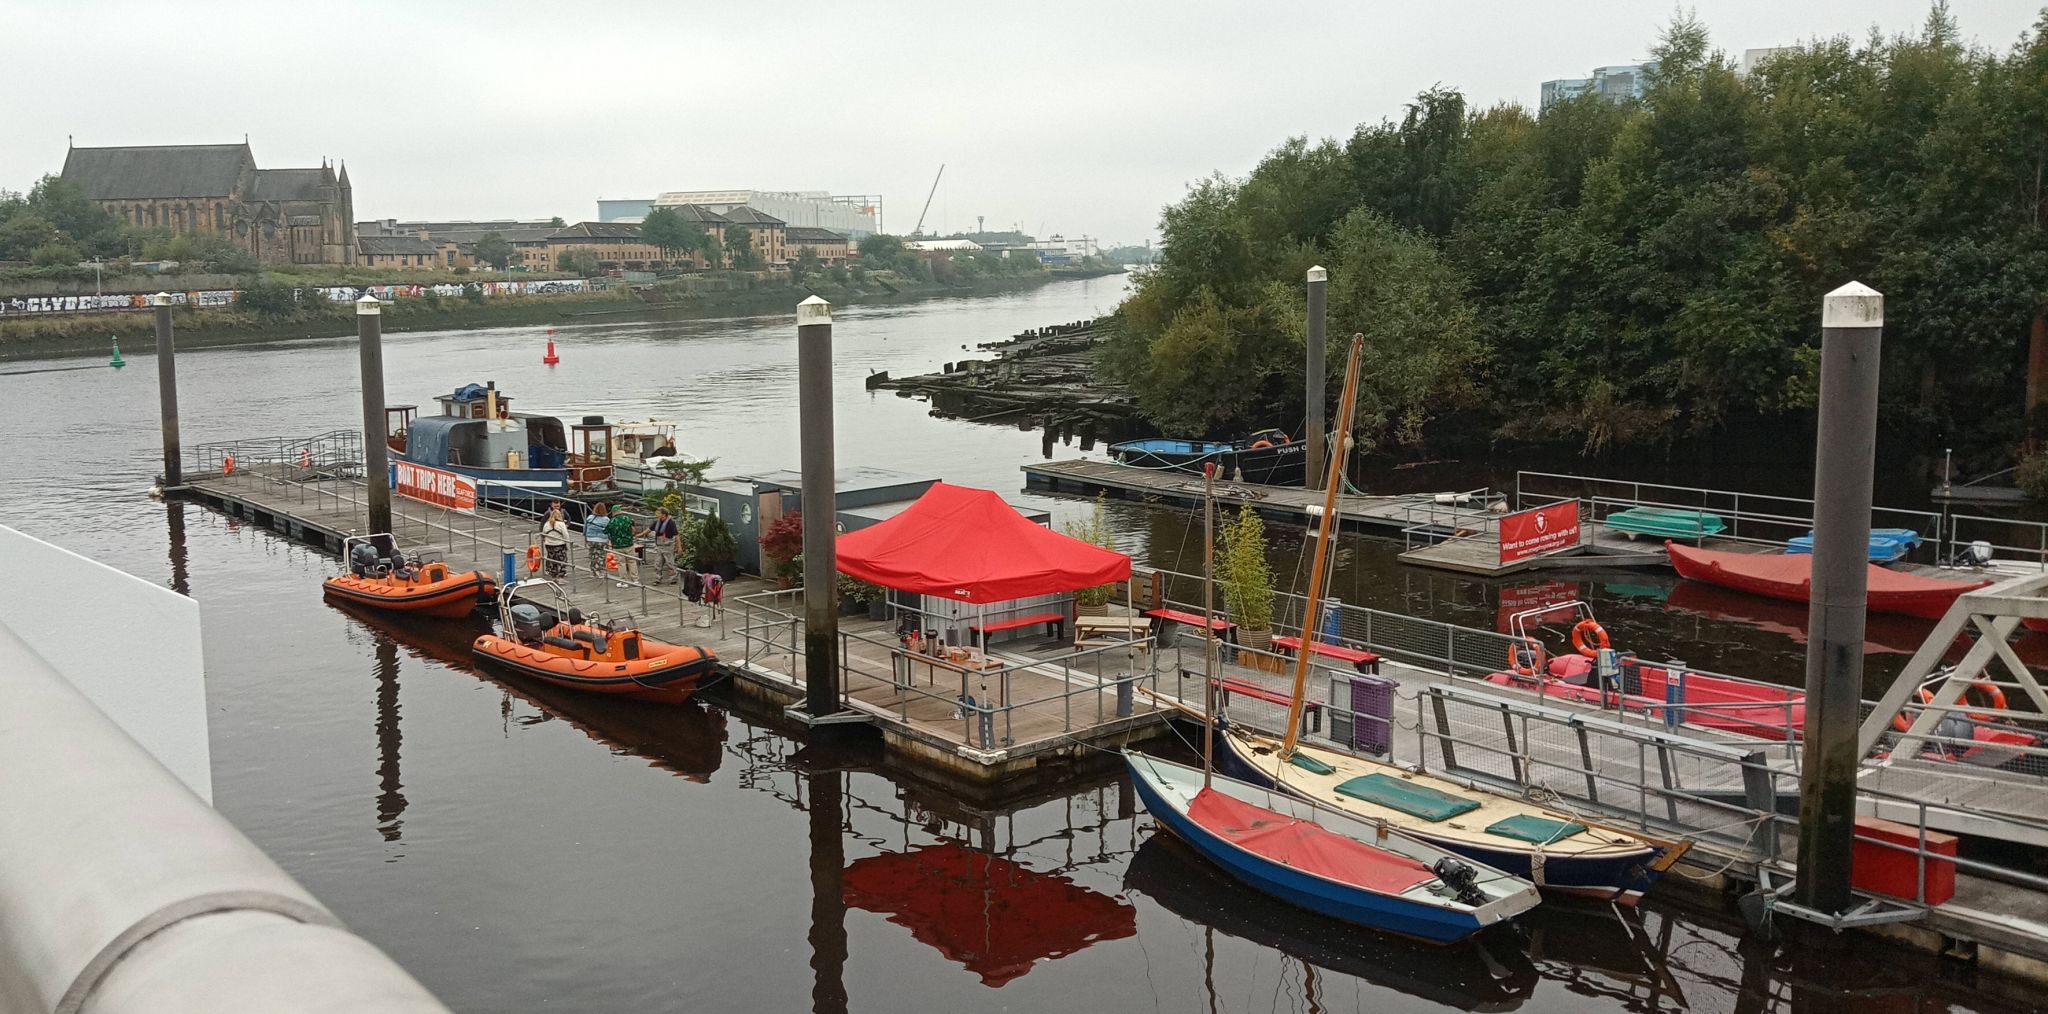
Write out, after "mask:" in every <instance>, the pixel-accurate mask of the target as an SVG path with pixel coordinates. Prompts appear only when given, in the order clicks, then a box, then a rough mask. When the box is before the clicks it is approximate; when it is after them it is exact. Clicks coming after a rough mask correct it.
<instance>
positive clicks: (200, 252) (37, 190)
mask: <svg viewBox="0 0 2048 1014" xmlns="http://www.w3.org/2000/svg"><path fill="white" fill-rule="evenodd" d="M95 258H98V259H101V260H104V261H107V262H111V263H113V264H115V265H116V266H122V264H123V262H126V261H130V260H153V261H154V260H170V261H178V262H180V263H182V264H185V265H188V266H190V267H191V268H193V269H196V270H200V271H208V272H215V273H219V274H247V273H251V272H254V271H255V270H256V269H257V263H256V255H254V254H252V253H250V252H249V251H248V250H247V249H245V248H243V247H241V246H238V245H236V244H235V243H233V242H231V241H229V240H228V239H227V238H226V237H222V236H215V235H210V234H199V235H183V236H175V235H172V233H171V230H169V229H165V228H157V227H149V226H138V225H134V224H131V223H126V222H123V221H121V220H120V219H119V218H116V217H115V216H114V215H113V214H112V213H110V212H108V211H107V210H106V209H104V208H101V207H100V206H99V205H98V204H96V203H94V202H93V201H91V200H89V199H87V198H86V196H85V193H84V192H83V191H81V190H80V189H79V188H78V184H76V183H74V182H72V181H70V180H67V179H64V178H63V177H60V176H56V175H49V176H44V177H43V178H42V179H41V180H38V181H37V182H36V185H35V186H34V187H31V188H30V189H29V192H28V193H26V194H20V193H15V192H13V191H8V190H0V261H26V262H27V263H28V264H29V265H30V267H32V268H36V269H43V270H42V273H44V274H56V275H67V274H68V275H77V274H80V273H81V272H80V269H78V268H77V265H78V264H80V263H82V262H84V261H87V260H92V259H95ZM82 274H83V277H86V278H90V277H92V269H90V268H86V269H83V271H82Z"/></svg>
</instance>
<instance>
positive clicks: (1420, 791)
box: [1337, 775, 1479, 824]
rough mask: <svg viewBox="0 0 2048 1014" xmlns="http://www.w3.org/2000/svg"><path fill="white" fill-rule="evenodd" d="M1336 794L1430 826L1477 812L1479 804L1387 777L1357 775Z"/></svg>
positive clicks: (1339, 788) (1338, 788) (1461, 797)
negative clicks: (1398, 812)
mask: <svg viewBox="0 0 2048 1014" xmlns="http://www.w3.org/2000/svg"><path fill="white" fill-rule="evenodd" d="M1337 791H1338V792H1340V793H1343V794H1344V795H1347V796H1350V797H1351V798H1353V799H1363V800H1365V801H1366V802H1368V803H1373V804H1376V805H1379V806H1384V807H1386V808H1387V809H1390V810H1399V811H1401V812H1402V813H1405V814H1407V815H1409V816H1410V817H1421V818H1422V819H1423V820H1426V821H1429V822H1430V823H1432V824H1433V823H1436V822H1437V821H1440V820H1449V819H1450V818H1452V817H1455V816H1457V815H1458V814H1461V813H1466V812H1468V811H1471V810H1477V809H1479V800H1476V799H1466V798H1465V797H1464V796H1454V795H1452V794H1450V793H1448V792H1439V791H1437V790H1436V789H1432V788H1430V787H1429V786H1427V785H1417V784H1415V783H1414V782H1410V781H1404V780H1402V779H1399V778H1395V777H1392V776H1390V775H1359V776H1358V777H1357V778H1353V779H1351V780H1350V781H1347V782H1344V783H1343V784H1340V785H1338V786H1337Z"/></svg>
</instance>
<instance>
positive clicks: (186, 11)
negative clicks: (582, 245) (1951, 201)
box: [0, 0, 2040, 242]
mask: <svg viewBox="0 0 2048 1014" xmlns="http://www.w3.org/2000/svg"><path fill="white" fill-rule="evenodd" d="M2039 10H2040V6H2039V2H2038V0H1955V2H1954V11H1955V13H1956V16H1957V19H1958V20H1959V21H1960V23H1961V26H1962V30H1963V32H1964V34H1965V35H1966V36H1968V37H1970V38H1973V39H1975V40H1976V41H1978V42H1981V43H1983V44H1986V45H1989V46H1991V47H1994V48H1996V49H1999V50H2001V51H2002V50H2004V49H2006V48H2007V47H2009V46H2011V45H2012V43H2013V42H2014V41H2015V40H2016V39H2017V38H2018V37H2019V33H2020V32H2021V31H2023V30H2024V29H2025V28H2026V27H2027V26H2028V25H2030V24H2031V23H2032V22H2033V20H2034V19H2035V17H2036V16H2037V15H2038V12H2039ZM1697 11H1698V13H1699V15H1700V17H1701V18H1702V20H1704V21H1705V22H1706V23H1707V24H1708V26H1709V27H1710V28H1711V29H1712V31H1713V39H1714V43H1715V45H1717V46H1718V47H1720V48H1722V49H1725V50H1728V51H1730V52H1733V53H1737V54H1739V53H1740V51H1741V50H1743V49H1745V48H1751V47H1762V46H1776V45H1785V44H1789V43H1795V42H1799V41H1802V40H1809V39H1812V38H1815V37H1819V36H1826V35H1835V34H1843V33H1847V34H1851V35H1856V36H1861V35H1862V34H1864V33H1865V32H1867V31H1868V30H1869V29H1870V28H1871V27H1872V26H1873V25H1874V26H1876V27H1878V28H1881V29H1882V30H1884V31H1886V32H1887V33H1893V32H1901V31H1909V30H1912V29H1914V28H1915V27H1916V26H1917V25H1918V24H1919V23H1920V21H1921V20H1922V19H1923V18H1924V17H1925V14H1926V11H1927V4H1926V3H1924V2H1921V0H1700V2H1699V3H1698V4H1697ZM1671 12H1672V7H1671V6H1669V5H1668V4H1664V3H1627V2H1619V0H1572V2H1545V3H1527V2H1482V0H1435V2H1428V0H1425V2H1413V0H1405V2H1398V3H1381V2H1370V3H1367V2H1343V0H1337V2H1328V0H1326V2H1324V3H1320V4H1314V5H1288V4H1277V3H1257V4H1253V3H1244V4H1224V3H1206V2H1191V0H1180V2H1158V3H1135V2H1105V0H1094V2H1087V3H1063V2H1052V0H1021V2H1020V0H1007V2H1003V3H990V4H983V3H971V2H970V3H958V2H955V3H939V2H931V3H884V2H876V3H858V2H855V3H843V2H842V3H832V4H824V3H815V4H814V3H802V2H783V3H773V4H768V3H760V2H746V3H741V2H732V3H727V4H722V5H713V4H682V3H674V2H666V3H638V2H631V0H610V2H606V3H602V4H574V3H545V4H543V3H527V2H520V0H500V2H480V3H456V2H442V0H431V2H422V0H405V2H392V3H349V2H343V0H330V2H326V3H317V4H314V3H279V2H266V3H252V4H246V5H235V4H204V3H199V2H182V3H176V4H167V3H159V2H147V3H119V2H92V0H5V2H0V47H4V48H0V124H4V125H5V129H6V132H7V137H6V142H5V144H4V145H0V187H5V188H8V189H16V190H19V189H25V188H26V187H27V186H28V185H29V184H31V183H33V182H34V181H35V179H36V178H37V177H39V176H41V175H42V174H44V173H46V172H55V171H57V170H58V169H59V168H61V167H62V165H63V161H64V150H65V143H66V141H65V139H66V136H67V135H72V136H75V137H76V140H77V143H78V144H80V145H119V144H193V143H219V142H231V141H239V140H241V138H242V136H243V135H244V134H245V133H246V134H247V135H248V137H249V141H250V143H251V145H252V146H253V147H254V149H255V153H256V160H257V164H258V165H259V166H263V167H266V168H270V167H289V166H307V165H318V164H319V161H320V159H321V157H322V156H333V157H338V158H342V159H345V160H346V161H347V163H348V168H349V174H350V176H351V178H352V181H353V183H354V184H355V207H356V213H357V217H358V218H361V219H370V218H493V217H511V216H518V217H546V216H549V215H560V216H562V217H563V218H565V219H567V220H569V221H572V222H573V221H577V220H580V219H589V218H595V217H596V210H597V209H596V203H595V202H596V200H597V199H598V198H599V197H651V196H653V195H654V194H656V193H658V192H660V191H663V190H702V189H719V188H739V187H752V188H757V189H791V190H799V189H801V190H810V189H821V190H831V191H834V192H836V193H878V194H881V195H883V197H884V200H885V204H884V218H885V220H884V225H885V226H886V227H887V228H888V229H889V231H891V232H908V231H910V229H911V227H912V226H913V225H914V224H915V223H916V221H917V217H918V210H919V207H920V206H921V205H922V204H923V203H924V199H925V192H926V190H927V189H928V188H929V187H930V186H931V182H932V175H933V173H935V172H936V171H937V170H938V168H939V164H940V163H942V162H943V163H945V165H946V171H945V177H944V179H943V181H942V182H941V183H940V185H939V188H938V194H937V196H936V198H935V199H934V200H933V201H932V205H931V212H930V215H929V217H928V219H927V221H926V223H925V228H926V230H927V231H951V230H958V229H972V228H974V226H975V218H976V216H985V217H986V220H987V223H988V227H989V228H991V229H994V228H1001V227H1006V226H1011V225H1017V224H1021V225H1022V227H1023V228H1024V229H1025V230H1026V231H1028V232H1033V233H1038V234H1040V235H1049V234H1052V233H1055V232H1058V233H1065V234H1068V235H1074V234H1083V233H1085V234H1088V235H1093V236H1097V237H1099V238H1101V239H1103V240H1105V241H1131V242H1137V241H1142V240H1144V239H1146V238H1149V237H1151V236H1153V234H1154V230H1155V228H1156V226H1157V222H1158V214H1159V208H1160V207H1161V206H1162V205H1164V204H1166V203H1169V202H1171V201H1173V200H1176V199H1177V198H1178V197H1179V196H1180V195H1181V193H1182V192H1183V191H1184V189H1185V187H1186V185H1187V184H1188V182H1189V181H1192V180H1195V179H1198V178H1200V177H1202V176H1205V175H1207V174H1209V173H1211V172H1214V171H1219V170H1220V171H1222V172H1224V173H1228V174H1232V175H1237V174H1241V173H1243V172H1245V171H1247V170H1248V169H1250V168H1251V166H1252V165H1254V164H1255V163H1256V162H1257V161H1258V159H1259V157H1260V155H1261V154H1263V153H1264V152H1265V151H1267V150H1269V149H1270V148H1272V147H1273V146H1274V145H1275V144H1277V143H1279V142H1280V141H1281V140H1282V139H1284V138H1285V137H1287V136H1288V135H1290V134H1303V133H1305V134H1309V135H1311V136H1326V135H1336V136H1345V135H1348V134H1349V133H1350V132H1351V130H1352V128H1353V127H1354V126H1355V125H1356V124H1358V123H1359V122H1360V121H1370V122H1377V121H1378V120H1380V119H1382V118H1385V117H1395V116H1398V115H1399V114H1400V110H1401V105H1402V103H1403V102H1404V101H1405V100H1407V99H1409V98H1410V97H1412V96H1413V95H1414V94H1415V93H1416V92H1417V91H1419V90H1421V89H1423V88H1426V87H1428V86H1429V85H1430V84H1432V83H1436V82H1442V83H1444V84H1447V85H1451V86H1455V87H1457V88H1459V89H1461V90H1462V91H1464V93H1465V94H1466V96H1467V97H1468V99H1470V100H1471V101H1472V102H1473V103H1474V104H1478V105H1486V104H1491V103H1493V102H1496V101H1504V100H1505V101H1519V102H1522V103H1525V104H1527V105H1530V106H1532V107H1533V106H1534V105H1535V102H1536V97H1537V86H1538V83H1539V82H1541V81H1543V80H1545V79H1547V78H1557V77H1581V76H1584V75H1585V74H1586V73H1587V71H1588V70H1590V69H1591V68H1592V67H1594V66H1596V65H1602V64H1616V63H1629V62H1634V61H1636V60H1638V59H1641V58H1642V57H1643V56H1644V55H1645V54H1646V53H1647V51H1648V50H1649V48H1650V45H1651V43H1652V42H1653V41H1654V40H1655V38H1656V35H1657V32H1658V29H1659V28H1660V26H1662V25H1663V24H1665V23H1667V22H1668V21H1669V20H1670V17H1671Z"/></svg>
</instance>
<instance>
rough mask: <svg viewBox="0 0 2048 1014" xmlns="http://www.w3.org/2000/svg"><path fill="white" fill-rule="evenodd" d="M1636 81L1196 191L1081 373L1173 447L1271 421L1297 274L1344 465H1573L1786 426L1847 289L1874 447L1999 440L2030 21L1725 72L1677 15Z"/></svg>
mask: <svg viewBox="0 0 2048 1014" xmlns="http://www.w3.org/2000/svg"><path fill="white" fill-rule="evenodd" d="M1653 56H1654V59H1655V66H1654V70H1653V71H1652V72H1651V74H1650V80H1649V84H1648V88H1647V92H1646V94H1644V96H1643V97H1642V98H1641V99H1632V100H1628V101H1622V102H1616V101H1612V100H1611V99H1608V98H1604V97H1602V96H1599V95H1586V96H1582V97H1579V98H1576V99H1569V100H1564V101H1559V102H1556V103H1554V104H1552V105H1549V106H1547V107H1546V108H1544V109H1542V110H1541V111H1540V113H1534V112H1531V111H1530V110H1528V109H1526V108H1524V107H1523V106H1521V105H1518V104H1513V103H1505V104H1500V105H1496V106H1493V107H1491V108H1487V109H1483V110H1478V111H1474V110H1472V109H1470V108H1468V105H1467V103H1466V101H1465V98H1464V97H1463V96H1462V95H1461V94H1460V93H1458V92H1457V91H1455V90H1452V89H1448V88H1443V87H1433V88H1431V89H1429V90H1427V91H1424V92H1422V93H1421V94H1420V95H1419V96H1417V98H1416V100H1415V101H1414V102H1413V103H1412V104H1410V105H1408V106H1407V108H1406V112H1405V115H1404V116H1402V118H1401V119H1400V120H1399V122H1393V121H1385V122H1380V123H1375V124H1362V125H1360V126H1359V127H1358V129H1357V130H1356V132H1355V133H1353V134H1352V135H1351V136H1350V137H1349V138H1348V139H1345V140H1342V141H1339V140H1335V139H1329V140H1323V141H1320V142H1315V143H1311V142H1310V141H1309V140H1308V139H1306V138H1301V137H1297V138H1292V139H1289V140H1288V141H1286V143H1284V144H1282V145H1281V146H1280V147H1279V148H1277V149H1275V150H1274V151H1273V152H1271V153H1270V154H1269V155H1267V156H1266V157H1265V159H1264V160H1263V161H1261V162H1260V163H1259V165H1258V166H1257V167H1256V168H1255V169H1254V170H1253V171H1252V172H1251V173H1250V174H1249V175H1248V176H1245V177H1243V178H1240V179H1231V178H1226V177H1224V176H1221V175H1217V176H1213V177H1211V178H1209V179H1206V180H1203V181H1201V182H1200V183H1198V184H1196V185H1194V186H1193V187H1191V188H1190V190H1189V192H1188V194H1187V196H1186V197H1185V198H1184V199H1183V200H1181V201H1180V202H1178V203H1176V204H1173V205H1171V206H1169V207H1167V208H1166V209H1165V210H1164V211H1163V213H1162V216H1161V233H1162V237H1163V244H1162V249H1161V251H1160V256H1159V258H1158V260H1157V262H1156V266H1155V268H1154V270H1152V271H1149V272H1147V273H1145V274H1144V275H1142V276H1140V278H1139V280H1138V281H1137V282H1136V284H1135V288H1134V291H1133V293H1132V295H1131V296H1130V297H1129V298H1128V299H1127V300H1126V301H1125V303H1124V304H1123V313H1122V318H1123V327H1122V329H1121V333H1120V334H1119V335H1118V336H1117V337H1115V338H1114V339H1112V340H1111V341H1110V342H1109V343H1107V344H1106V346H1105V347H1104V349H1103V350H1102V360H1101V362H1102V368H1103V369H1104V371H1105V372H1106V373H1108V374H1109V375H1110V376H1111V377H1112V378H1113V379H1118V380H1122V381H1124V382H1126V383H1128V384H1129V385H1130V386H1131V387H1132V389H1133V390H1134V393H1135V394H1136V395H1137V398H1138V402H1139V405H1140V407H1141V410H1142V411H1143V412H1144V413H1145V415H1146V416H1147V417H1148V418H1149V419H1150V420H1151V421H1152V422H1154V423H1155V424H1156V425H1158V426H1159V427H1160V428H1162V429H1163V430H1166V431H1168V432H1171V433H1175V434H1177V435H1187V436H1196V435H1203V434H1214V435H1227V434H1232V433H1241V432H1243V431H1246V430H1248V429H1250V428H1253V427H1254V426H1257V425H1262V424H1274V425H1281V426H1283V427H1293V426H1298V425H1299V423H1300V411H1301V410H1300V408H1299V406H1300V405H1301V402H1302V387H1303V383H1304V380H1303V377H1302V370H1301V363H1302V361H1303V360H1302V342H1303V337H1304V329H1305V311H1304V308H1303V302H1304V292H1303V286H1304V275H1305V272H1306V271H1307V269H1308V268H1309V267H1311V266H1312V265H1317V264H1320V265H1324V266H1326V267H1328V269H1329V271H1330V282H1329V318H1328V319H1329V334H1330V336H1331V340H1330V346H1331V353H1330V356H1329V365H1330V375H1329V376H1328V377H1325V378H1322V379H1323V382H1324V383H1325V384H1327V385H1329V386H1330V387H1331V388H1332V389H1333V390H1334V387H1335V386H1336V384H1335V381H1336V380H1337V379H1338V378H1339V375H1340V374H1341V371H1342V369H1343V354H1342V348H1343V342H1342V341H1341V340H1340V339H1341V338H1342V337H1343V336H1348V335H1350V334H1351V333H1353V332H1362V333H1364V335H1365V336H1366V349H1367V358H1366V361H1365V368H1364V371H1363V374H1364V378H1363V381H1362V385H1363V388H1362V391H1361V401H1360V406H1359V414H1358V418H1359V423H1358V429H1359V436H1360V437H1361V439H1362V443H1363V444H1364V445H1365V446H1367V447H1374V448H1378V449H1381V450H1384V451H1389V452H1392V453H1420V452H1421V451H1422V450H1424V449H1425V448H1426V447H1429V446H1430V445H1433V444H1438V443H1452V442H1459V443H1475V442H1476V443H1488V442H1499V441H1530V442H1548V443H1566V444H1570V445H1573V446H1576V447H1577V448H1579V449H1580V450H1581V451H1582V452H1584V453H1588V454H1595V453H1600V452H1603V451H1605V450H1608V449H1610V448H1615V447H1622V446H1632V445H1655V444H1668V443H1670V442H1673V441H1676V440H1680V439H1685V438H1692V437H1712V436H1714V435H1715V434H1719V433H1725V432H1727V428H1728V427H1729V426H1730V425H1731V424H1733V423H1737V422H1745V421H1747V422H1759V421H1760V422H1762V423H1763V424H1765V425H1766V426H1767V427H1768V426H1769V425H1771V424H1773V423H1785V424H1788V425H1789V424H1791V423H1793V422H1795V421H1797V420H1799V419H1802V418H1804V417H1805V415H1810V411H1809V410H1810V409H1811V407H1812V405H1813V403H1814V400H1815V397H1816V395H1817V388H1818V377H1817V370H1818V365H1819V348H1818V345H1819V332H1820V320H1819V315H1820V301H1821V296H1822V295H1823V294H1824V293H1826V292H1827V291H1828V290H1830V289H1833V288H1835V287H1836V286H1838V285H1840V284H1842V283H1843V282H1846V281H1849V280H1850V279H1857V280H1861V281H1863V282H1864V283H1866V284H1868V285H1871V286H1872V287H1874V288H1876V289H1878V290H1880V291H1882V292H1884V293H1885V297H1886V328H1885V336H1884V351H1883V356H1884V362H1883V371H1882V373H1883V395H1882V397H1883V402H1882V412H1883V419H1884V423H1885V425H1886V426H1887V427H1889V428H1891V429H1893V430H1895V431H1903V432H1907V433H1911V434H1916V435H1922V436H1924V437H1925V438H1927V439H1929V440H1932V439H1933V438H1935V437H1937V436H1938V437H1940V438H1942V439H1943V440H1945V441H1947V442H1950V443H1953V444H1954V445H1955V446H1958V447H1974V448H1978V449H1980V450H1983V451H1985V452H1986V453H1987V454H1988V453H2009V452H2010V451H2011V450H2012V449H2013V448H2014V447H2015V446H2017V445H2019V444H2020V443H2022V442H2023V441H2025V440H2026V439H2027V438H2028V437H2029V429H2030V426H2029V419H2028V410H2027V407H2026V406H2025V405H2024V404H2023V398H2024V397H2025V393H2026V392H2025V390H2024V387H2025V375H2026V364H2027V359H2028V354H2029V345H2030V342H2033V343H2040V344H2042V345H2043V346H2048V328H2044V325H2043V319H2042V311H2043V309H2044V306H2048V237H2044V233H2043V221H2042V219H2043V212H2044V210H2048V202H2044V190H2043V183H2044V168H2048V13H2044V15H2043V16H2042V18H2041V19H2040V20H2039V21H2037V22H2036V24H2035V25H2034V27H2033V28H2032V29H2031V30H2030V31H2028V32H2026V33H2024V34H2023V35H2022V36H2021V38H2020V39H2019V40H2018V42H2017V43H2016V44H2015V45H2013V46H2012V47H2010V49H2008V50H2006V51H2003V52H1994V51H1988V50H1985V49H1982V48H1978V47H1974V46H1971V45H1966V44H1965V43H1964V42H1963V41H1962V40H1961V38H1960V35H1959V33H1958V30H1957V26H1956V23H1955V20H1954V19H1953V17H1952V16H1951V15H1950V13H1949V11H1948V9H1947V7H1946V5H1945V4H1936V5H1935V6H1934V7H1933V9H1932V10H1931V12H1930V13H1929V15H1928V17H1927V19H1926V22H1925V23H1924V24H1923V25H1922V26H1921V27H1920V28H1919V30H1918V31H1916V32H1913V33H1910V34H1905V35H1898V36H1889V37H1888V36H1883V35H1879V34H1877V33H1874V32H1873V33H1872V34H1871V35H1870V36H1868V37H1866V38H1863V39H1860V40H1856V39H1851V38H1848V37H1838V38H1832V39H1827V40H1822V41H1817V42H1814V43H1811V44H1808V45H1804V46H1799V47H1796V48H1792V49H1788V50H1783V51H1780V52H1778V53H1776V54H1774V55H1773V56H1771V57H1770V58H1768V59H1767V60H1765V61H1764V62H1763V63H1762V65H1761V66H1760V67H1758V68H1756V69H1755V70H1754V71H1753V72H1752V73H1750V74H1748V75H1747V76H1746V77H1744V76H1742V75H1739V74H1738V72H1737V67H1736V66H1735V65H1734V64H1733V62H1732V61H1730V60H1729V59H1728V58H1727V57H1726V56H1725V55H1724V54H1722V53H1720V52H1716V51H1713V50H1711V49H1710V48H1709V46H1708V45H1707V32H1706V28H1705V26H1703V25H1702V24H1701V23H1700V22H1699V21H1697V20H1696V19H1694V18H1693V17H1691V16H1689V15H1680V16H1679V17H1678V18H1677V19H1676V20H1675V21H1674V22H1673V23H1672V24H1671V25H1670V26H1669V27H1668V28H1667V29H1666V30H1665V32H1664V33H1663V35H1662V36H1661V38H1660V40H1659V42H1658V44H1657V46H1656V47H1655V49H1654V52H1653ZM2041 352H2042V353H2043V354H2048V347H2044V348H2043V349H2042V350H2041ZM1803 413H1804V415H1803ZM2041 422H2048V419H2044V420H2041ZM1994 449H1995V450H1994Z"/></svg>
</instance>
